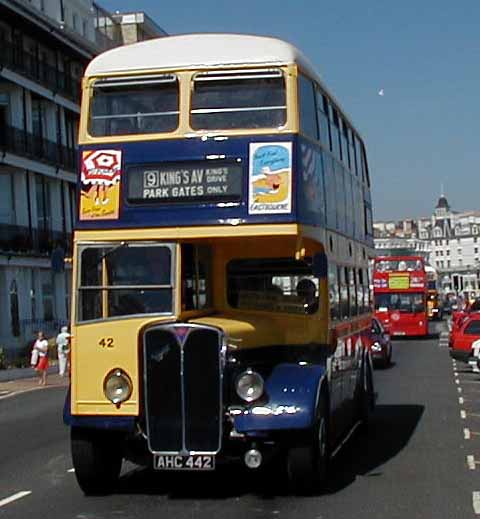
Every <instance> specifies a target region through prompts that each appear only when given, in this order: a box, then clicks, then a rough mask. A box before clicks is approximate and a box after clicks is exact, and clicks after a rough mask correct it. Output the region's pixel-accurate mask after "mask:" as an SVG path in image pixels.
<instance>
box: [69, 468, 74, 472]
mask: <svg viewBox="0 0 480 519" xmlns="http://www.w3.org/2000/svg"><path fill="white" fill-rule="evenodd" d="M67 472H75V469H68V470H67Z"/></svg>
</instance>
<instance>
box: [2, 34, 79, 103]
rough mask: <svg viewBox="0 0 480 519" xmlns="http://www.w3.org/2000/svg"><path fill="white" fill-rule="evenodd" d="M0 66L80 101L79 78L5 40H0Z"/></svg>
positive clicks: (75, 100)
mask: <svg viewBox="0 0 480 519" xmlns="http://www.w3.org/2000/svg"><path fill="white" fill-rule="evenodd" d="M1 67H7V68H9V69H10V70H13V71H14V72H17V73H18V74H21V75H22V76H25V77H27V78H28V79H31V80H32V81H35V82H36V83H39V84H40V85H41V86H43V87H46V88H48V89H50V90H52V91H53V92H54V93H59V94H61V95H63V96H65V97H67V98H68V99H71V100H72V101H74V102H75V103H76V104H79V103H80V80H79V79H77V78H75V77H73V76H72V75H71V74H68V73H66V72H62V71H61V70H58V69H57V68H55V67H52V66H51V65H49V64H48V63H45V62H44V61H42V60H39V59H38V58H37V57H36V56H34V55H33V54H30V53H29V52H27V51H26V50H24V49H22V48H19V47H18V46H15V45H13V44H12V43H11V42H9V41H5V40H3V41H0V68H1Z"/></svg>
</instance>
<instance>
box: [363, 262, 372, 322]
mask: <svg viewBox="0 0 480 519" xmlns="http://www.w3.org/2000/svg"><path fill="white" fill-rule="evenodd" d="M363 272H364V276H363V283H364V285H363V305H364V309H365V312H369V311H370V310H371V308H372V293H371V291H370V281H369V275H368V270H367V269H364V271H363Z"/></svg>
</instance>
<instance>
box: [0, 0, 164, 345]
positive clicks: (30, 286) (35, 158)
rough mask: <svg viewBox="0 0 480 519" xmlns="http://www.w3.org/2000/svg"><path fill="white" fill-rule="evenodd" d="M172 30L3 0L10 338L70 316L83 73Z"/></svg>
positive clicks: (3, 227) (2, 340)
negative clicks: (107, 55) (100, 59)
mask: <svg viewBox="0 0 480 519" xmlns="http://www.w3.org/2000/svg"><path fill="white" fill-rule="evenodd" d="M163 35H165V32H164V31H163V30H162V29H160V28H159V27H158V26H156V25H155V24H154V23H153V21H152V20H150V18H148V17H147V16H146V15H145V14H144V13H128V14H120V13H116V14H114V15H110V14H109V13H108V12H106V11H105V10H103V9H101V8H100V7H98V6H97V5H95V4H93V3H92V2H90V1H88V0H30V1H28V0H0V309H1V311H0V347H4V348H7V349H15V348H20V347H22V346H24V345H25V343H26V342H27V341H29V340H30V339H31V338H32V335H33V333H34V332H35V331H36V330H38V329H40V328H41V329H43V330H44V331H45V332H46V333H47V335H52V334H54V333H55V332H56V331H57V330H58V328H59V326H60V325H62V324H64V323H66V322H67V321H68V318H69V293H70V275H69V269H68V268H67V270H65V269H64V262H63V258H64V256H65V255H67V256H68V255H69V253H70V242H71V231H72V228H73V226H74V221H75V217H76V181H77V177H76V166H77V164H76V152H75V149H76V140H77V125H78V119H79V112H80V107H79V100H80V80H81V77H82V74H83V70H84V68H85V66H86V65H87V63H88V62H89V61H90V60H91V59H92V58H93V57H94V56H95V55H96V54H98V53H99V52H101V51H102V50H106V49H107V48H110V47H113V46H117V45H121V44H123V43H124V42H128V43H130V42H132V41H137V40H139V39H147V38H151V37H158V36H163Z"/></svg>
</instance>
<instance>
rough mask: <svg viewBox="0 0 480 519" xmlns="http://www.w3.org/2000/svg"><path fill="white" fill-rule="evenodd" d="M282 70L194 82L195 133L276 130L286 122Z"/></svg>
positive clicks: (209, 74)
mask: <svg viewBox="0 0 480 519" xmlns="http://www.w3.org/2000/svg"><path fill="white" fill-rule="evenodd" d="M286 104H287V102H286V92H285V79H284V77H283V73H282V71H281V70H270V71H254V72H253V71H250V72H245V71H238V72H228V73H226V72H215V73H213V72H205V73H200V74H197V75H196V76H195V77H194V80H193V92H192V109H191V126H192V129H194V130H221V129H222V130H225V129H242V128H277V127H278V126H282V125H284V124H285V122H286V118H287V107H286Z"/></svg>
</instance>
